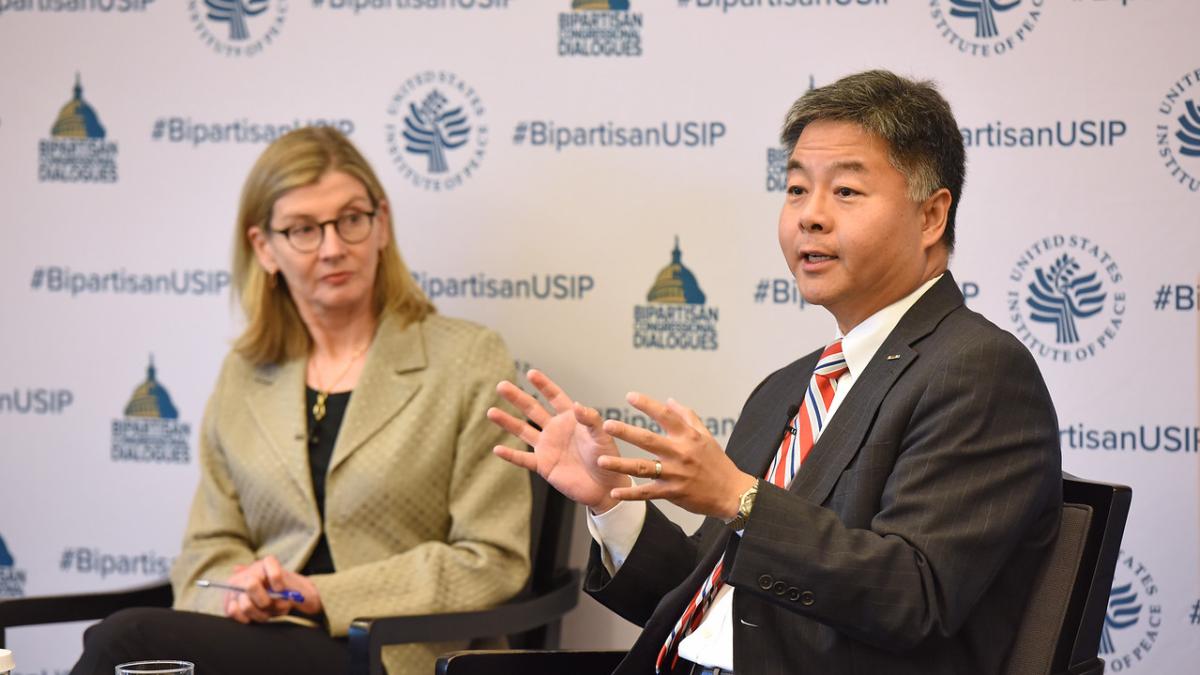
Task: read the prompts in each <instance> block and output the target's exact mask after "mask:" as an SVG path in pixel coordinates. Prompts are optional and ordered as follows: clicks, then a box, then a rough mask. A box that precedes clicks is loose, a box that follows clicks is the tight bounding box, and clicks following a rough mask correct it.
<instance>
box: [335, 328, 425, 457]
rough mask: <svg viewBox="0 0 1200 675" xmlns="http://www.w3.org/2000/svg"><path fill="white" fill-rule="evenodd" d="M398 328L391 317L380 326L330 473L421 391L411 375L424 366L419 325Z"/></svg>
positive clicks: (350, 406)
mask: <svg viewBox="0 0 1200 675" xmlns="http://www.w3.org/2000/svg"><path fill="white" fill-rule="evenodd" d="M399 324H400V319H399V317H396V316H393V315H388V316H385V317H384V319H383V321H381V322H380V324H379V328H378V330H377V331H376V334H375V342H374V344H372V345H371V350H370V351H369V352H367V362H366V364H365V365H364V366H363V373H362V377H361V378H360V379H359V381H358V385H357V386H355V387H354V393H353V394H351V395H350V404H349V405H348V406H347V407H346V417H345V419H343V420H342V428H341V430H339V431H338V438H337V444H336V445H334V448H333V458H332V459H331V460H330V462H329V471H330V473H332V472H333V471H334V470H335V469H337V467H338V465H339V464H341V463H342V462H344V461H346V458H348V457H349V456H350V455H351V454H353V453H354V451H356V450H358V449H359V448H360V447H361V446H362V445H363V443H366V442H367V440H368V439H370V438H371V436H373V435H375V433H376V432H378V431H379V429H380V428H382V427H383V425H385V424H387V423H388V421H389V420H391V419H392V418H393V417H395V416H396V415H397V414H399V412H400V410H401V409H403V408H404V406H405V405H406V404H407V403H408V402H409V401H410V400H411V399H412V397H413V395H415V394H416V393H417V390H418V389H420V388H421V381H420V378H419V377H414V376H412V375H411V373H413V372H415V371H420V370H423V369H424V368H425V367H426V364H427V361H426V357H425V340H424V337H423V334H422V331H421V324H419V323H410V324H409V325H407V326H405V327H404V328H403V329H401V328H400V326H399Z"/></svg>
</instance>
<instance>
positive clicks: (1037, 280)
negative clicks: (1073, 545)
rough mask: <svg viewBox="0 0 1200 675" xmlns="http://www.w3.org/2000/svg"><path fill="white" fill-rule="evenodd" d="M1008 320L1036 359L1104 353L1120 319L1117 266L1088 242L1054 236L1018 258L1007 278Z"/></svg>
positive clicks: (1079, 357)
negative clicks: (1009, 282)
mask: <svg viewBox="0 0 1200 675" xmlns="http://www.w3.org/2000/svg"><path fill="white" fill-rule="evenodd" d="M1009 280H1011V281H1012V282H1013V283H1014V284H1015V286H1014V287H1013V288H1012V289H1010V290H1009V291H1008V311H1009V320H1010V321H1012V324H1013V329H1014V333H1016V336H1017V337H1018V338H1020V339H1021V341H1022V342H1024V343H1025V344H1026V345H1027V346H1028V347H1029V350H1030V351H1031V352H1033V353H1034V354H1035V355H1037V356H1040V357H1042V358H1045V359H1050V360H1052V361H1057V362H1061V363H1073V362H1076V361H1083V360H1085V359H1089V358H1091V357H1093V356H1095V355H1096V354H1097V353H1099V352H1100V351H1102V350H1104V349H1107V348H1108V346H1109V345H1111V344H1112V342H1113V340H1114V339H1115V338H1116V337H1117V333H1118V332H1119V331H1120V330H1121V325H1122V323H1123V322H1124V315H1125V292H1124V291H1123V290H1121V289H1122V286H1121V282H1122V281H1123V280H1124V277H1123V276H1122V275H1121V269H1120V267H1118V266H1117V261H1116V260H1114V259H1113V257H1112V255H1111V254H1109V252H1108V251H1107V250H1105V249H1103V248H1101V247H1100V245H1099V244H1098V243H1096V242H1094V241H1092V240H1091V239H1089V238H1088V237H1083V236H1079V235H1074V234H1072V235H1062V234H1055V235H1051V236H1048V237H1045V238H1042V239H1039V240H1037V241H1036V242H1034V243H1033V245H1032V246H1030V247H1029V248H1027V249H1025V251H1024V252H1023V253H1021V257H1020V258H1018V259H1017V262H1016V264H1014V265H1013V267H1012V271H1011V272H1010V273H1009Z"/></svg>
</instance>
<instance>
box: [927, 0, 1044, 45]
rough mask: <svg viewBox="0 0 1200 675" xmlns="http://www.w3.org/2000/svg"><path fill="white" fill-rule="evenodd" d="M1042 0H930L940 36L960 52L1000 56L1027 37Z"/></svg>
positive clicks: (930, 7)
mask: <svg viewBox="0 0 1200 675" xmlns="http://www.w3.org/2000/svg"><path fill="white" fill-rule="evenodd" d="M1044 3H1045V0H930V2H929V9H930V15H931V16H932V17H933V20H934V22H935V25H936V28H937V31H938V33H939V34H940V35H941V36H942V39H944V40H946V41H947V42H949V43H950V45H951V46H952V47H954V48H955V49H957V50H958V51H959V52H961V53H963V54H968V55H971V56H981V57H985V58H986V57H989V56H1000V55H1001V54H1005V53H1007V52H1009V51H1012V50H1013V49H1014V48H1016V47H1017V46H1019V45H1021V44H1022V43H1024V42H1025V41H1026V40H1028V39H1030V35H1031V34H1032V33H1033V32H1034V30H1035V29H1036V28H1037V24H1038V21H1039V20H1041V18H1042V5H1043V4H1044Z"/></svg>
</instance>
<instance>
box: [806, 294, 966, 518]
mask: <svg viewBox="0 0 1200 675" xmlns="http://www.w3.org/2000/svg"><path fill="white" fill-rule="evenodd" d="M962 303H963V298H962V293H961V292H960V291H959V290H958V283H957V282H956V281H954V277H953V276H952V275H951V274H950V272H948V271H947V272H946V273H945V274H944V275H943V276H942V278H941V279H940V280H939V281H938V282H937V283H935V284H934V285H933V286H932V287H930V289H929V290H928V291H926V292H925V295H923V296H921V299H920V300H918V301H917V302H916V304H914V305H913V306H912V307H911V308H910V309H909V310H908V312H906V313H905V314H904V317H903V318H901V319H900V323H898V324H896V327H895V328H894V329H892V332H891V334H889V335H888V336H887V338H886V339H885V340H884V341H883V344H882V345H880V346H879V350H878V351H876V352H875V355H874V356H873V357H871V361H870V363H868V364H867V367H866V368H864V369H863V372H862V373H861V375H859V376H858V379H857V380H856V381H855V383H854V387H853V388H852V389H851V390H850V393H849V394H847V395H846V399H845V400H844V401H842V403H841V405H840V406H839V407H838V409H837V412H836V414H835V415H834V416H833V419H832V420H830V422H829V426H828V427H827V428H826V429H825V431H824V432H823V433H822V434H821V437H820V438H819V439H817V442H816V444H815V445H813V449H812V453H811V454H810V455H809V457H808V459H807V460H805V462H804V466H803V468H802V469H801V470H800V472H799V473H797V474H796V479H795V481H793V483H792V485H791V487H790V490H791V491H792V492H794V493H795V494H798V495H800V496H802V497H804V498H805V499H807V500H809V501H810V502H812V503H814V504H820V503H822V502H823V501H825V498H826V497H828V496H829V492H830V490H832V489H833V485H834V483H836V482H837V479H838V477H839V476H840V475H841V473H842V471H844V470H845V469H846V466H847V465H849V464H850V461H851V460H853V459H854V456H855V455H857V454H858V451H859V448H860V447H861V446H862V442H863V439H864V438H866V435H867V432H868V431H869V430H870V428H871V424H872V423H873V422H874V421H875V416H876V413H877V412H878V411H879V406H880V405H881V404H882V403H883V399H884V397H885V396H886V395H887V393H888V391H890V390H891V388H892V386H893V385H894V384H895V383H896V380H897V379H899V377H900V375H901V374H902V373H904V371H905V370H907V369H908V368H909V366H911V365H912V364H913V363H914V362H915V361H916V360H917V357H918V356H919V353H918V352H917V350H915V349H913V348H912V345H913V344H915V343H916V342H917V341H919V340H920V339H921V338H923V337H925V336H926V335H929V333H931V332H932V331H933V329H934V328H936V327H937V324H938V323H939V322H941V320H942V319H943V318H945V317H946V315H947V314H949V313H950V312H951V311H953V310H954V309H955V308H956V307H958V306H960V305H962ZM814 367H815V364H814V365H813V366H812V367H810V368H809V369H808V371H806V372H807V375H806V377H811V376H812V369H813V368H814ZM806 382H807V380H806ZM806 386H807V384H806Z"/></svg>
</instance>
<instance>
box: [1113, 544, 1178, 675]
mask: <svg viewBox="0 0 1200 675" xmlns="http://www.w3.org/2000/svg"><path fill="white" fill-rule="evenodd" d="M1158 592H1159V591H1158V584H1157V583H1156V582H1155V581H1154V576H1153V575H1152V574H1151V573H1150V570H1149V569H1148V568H1147V567H1146V565H1145V564H1143V563H1141V562H1139V561H1138V560H1137V559H1136V558H1134V557H1133V556H1132V555H1130V554H1129V553H1127V552H1125V551H1121V553H1120V557H1119V558H1118V559H1117V569H1116V572H1115V574H1113V586H1112V591H1111V592H1110V593H1109V595H1108V611H1107V612H1106V613H1105V615H1104V630H1103V632H1102V633H1101V634H1100V656H1101V657H1103V658H1104V661H1105V667H1106V671H1105V672H1111V673H1119V672H1122V671H1126V670H1130V669H1132V668H1134V667H1135V666H1137V665H1139V664H1141V662H1142V661H1144V660H1145V659H1146V657H1147V656H1148V655H1149V654H1150V652H1151V651H1153V649H1154V645H1155V644H1156V643H1157V642H1158V637H1159V636H1158V633H1159V630H1160V629H1161V628H1162V616H1163V611H1162V605H1159V604H1157V599H1158Z"/></svg>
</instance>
